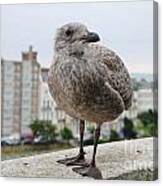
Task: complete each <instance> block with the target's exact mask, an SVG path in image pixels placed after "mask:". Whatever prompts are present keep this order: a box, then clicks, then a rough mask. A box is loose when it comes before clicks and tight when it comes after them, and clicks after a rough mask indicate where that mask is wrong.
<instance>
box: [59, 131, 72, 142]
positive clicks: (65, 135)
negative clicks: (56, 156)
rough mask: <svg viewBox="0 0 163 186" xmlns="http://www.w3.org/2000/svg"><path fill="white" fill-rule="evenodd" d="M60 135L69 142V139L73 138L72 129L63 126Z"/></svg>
mask: <svg viewBox="0 0 163 186" xmlns="http://www.w3.org/2000/svg"><path fill="white" fill-rule="evenodd" d="M60 135H61V137H62V139H63V140H66V141H67V142H69V140H71V139H73V138H74V137H73V134H72V131H71V130H70V129H69V128H67V127H64V128H63V129H61V130H60Z"/></svg>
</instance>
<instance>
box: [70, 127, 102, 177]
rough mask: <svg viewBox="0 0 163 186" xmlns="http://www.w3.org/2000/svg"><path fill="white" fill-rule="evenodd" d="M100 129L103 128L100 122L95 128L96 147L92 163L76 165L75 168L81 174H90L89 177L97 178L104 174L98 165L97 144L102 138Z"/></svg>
mask: <svg viewBox="0 0 163 186" xmlns="http://www.w3.org/2000/svg"><path fill="white" fill-rule="evenodd" d="M100 129H101V125H100V124H98V125H97V128H96V130H95V133H94V148H93V156H92V160H91V163H90V164H89V166H88V165H86V166H82V167H75V168H73V170H74V171H75V172H77V173H79V174H81V175H82V176H88V177H93V178H96V179H102V174H101V172H100V170H99V169H98V168H97V167H96V159H95V158H96V152H97V145H98V141H99V138H100Z"/></svg>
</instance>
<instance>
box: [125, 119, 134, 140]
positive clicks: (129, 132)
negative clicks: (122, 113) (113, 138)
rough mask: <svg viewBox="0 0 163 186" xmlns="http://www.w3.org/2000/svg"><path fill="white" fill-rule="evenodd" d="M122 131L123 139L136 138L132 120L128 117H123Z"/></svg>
mask: <svg viewBox="0 0 163 186" xmlns="http://www.w3.org/2000/svg"><path fill="white" fill-rule="evenodd" d="M122 132H123V136H124V138H125V139H132V138H136V136H137V132H136V130H135V127H134V124H133V121H132V120H130V119H128V118H127V117H125V118H124V127H123V129H122Z"/></svg>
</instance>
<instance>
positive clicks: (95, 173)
mask: <svg viewBox="0 0 163 186" xmlns="http://www.w3.org/2000/svg"><path fill="white" fill-rule="evenodd" d="M72 170H73V171H74V172H76V173H78V174H80V175H82V176H88V177H92V178H94V179H102V174H101V171H100V170H99V169H98V168H97V167H96V166H92V165H89V166H81V167H74V168H73V169H72Z"/></svg>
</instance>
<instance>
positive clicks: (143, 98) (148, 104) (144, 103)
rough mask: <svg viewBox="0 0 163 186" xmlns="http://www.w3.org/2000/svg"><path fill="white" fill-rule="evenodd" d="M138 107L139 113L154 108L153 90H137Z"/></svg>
mask: <svg viewBox="0 0 163 186" xmlns="http://www.w3.org/2000/svg"><path fill="white" fill-rule="evenodd" d="M137 108H138V113H140V112H144V111H148V110H149V109H152V110H153V90H152V89H140V90H138V91H137Z"/></svg>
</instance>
